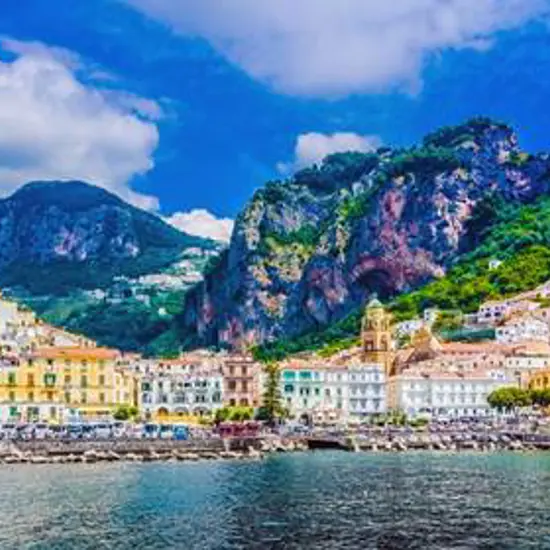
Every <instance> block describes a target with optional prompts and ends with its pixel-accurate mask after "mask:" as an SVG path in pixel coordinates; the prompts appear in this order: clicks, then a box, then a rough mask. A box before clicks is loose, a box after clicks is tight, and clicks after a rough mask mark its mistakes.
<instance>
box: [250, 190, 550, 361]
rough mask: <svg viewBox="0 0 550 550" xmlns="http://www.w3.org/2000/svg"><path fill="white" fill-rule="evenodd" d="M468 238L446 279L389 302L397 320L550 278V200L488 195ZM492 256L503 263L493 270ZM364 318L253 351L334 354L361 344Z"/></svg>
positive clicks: (466, 308)
mask: <svg viewBox="0 0 550 550" xmlns="http://www.w3.org/2000/svg"><path fill="white" fill-rule="evenodd" d="M464 240H465V243H466V244H465V249H466V250H468V249H471V247H472V246H475V248H474V249H473V250H471V251H468V252H466V251H465V252H464V253H463V254H462V255H461V256H460V257H459V258H458V260H457V262H456V263H455V264H454V265H452V266H451V267H450V268H449V270H448V272H447V274H446V275H445V276H444V277H441V278H440V279H437V280H434V281H432V282H430V283H428V284H426V285H425V286H423V287H422V288H420V289H418V290H415V291H413V292H408V293H405V294H402V295H400V296H398V297H396V298H395V299H394V300H393V301H391V302H390V303H389V304H388V305H389V308H390V310H391V311H392V313H393V315H394V317H395V319H396V320H397V321H401V320H405V319H411V318H413V317H416V316H418V315H419V314H420V313H421V312H422V310H424V309H425V308H428V307H437V308H440V309H442V310H462V311H463V312H466V313H467V312H473V311H476V310H477V309H478V307H479V305H480V304H481V303H482V302H483V301H485V300H489V299H499V298H503V297H506V296H511V295H513V294H516V293H518V292H522V291H524V290H528V289H531V288H534V287H536V286H537V285H539V284H541V283H542V282H544V281H546V280H548V279H550V198H546V197H544V198H542V199H540V200H538V201H537V202H535V203H533V204H531V205H519V204H504V203H503V201H502V200H501V199H500V198H498V197H495V196H492V195H490V196H487V197H486V198H485V199H484V200H482V201H481V202H480V203H479V204H478V206H477V207H476V209H475V211H474V213H473V215H472V218H471V220H470V222H469V228H468V234H467V235H466V236H465V238H464ZM491 259H498V260H500V261H501V262H502V263H501V264H500V265H499V266H498V268H496V269H490V268H489V262H490V260H491ZM360 322H361V311H360V310H357V311H355V312H353V313H351V314H350V315H348V316H347V317H346V318H344V319H343V320H341V321H339V322H337V323H335V324H333V325H332V326H331V327H329V328H328V329H325V330H323V331H320V332H314V333H308V334H305V335H303V336H300V337H298V338H294V339H291V340H277V341H275V342H271V343H267V344H265V345H263V346H258V347H257V348H255V349H254V353H255V355H256V357H257V358H258V359H260V360H263V361H269V360H280V359H282V358H284V357H286V356H288V355H291V354H293V353H298V352H302V351H319V352H320V353H321V354H327V355H328V354H332V353H334V352H337V351H339V350H341V349H346V348H348V347H350V346H352V345H354V344H356V343H357V342H358V335H359V329H360ZM444 328H445V330H448V329H449V327H447V326H445V327H444Z"/></svg>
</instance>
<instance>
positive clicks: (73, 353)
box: [31, 346, 120, 360]
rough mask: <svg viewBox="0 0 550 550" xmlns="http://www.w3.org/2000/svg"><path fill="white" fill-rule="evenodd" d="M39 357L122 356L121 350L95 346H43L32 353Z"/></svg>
mask: <svg viewBox="0 0 550 550" xmlns="http://www.w3.org/2000/svg"><path fill="white" fill-rule="evenodd" d="M31 356H32V357H34V358H37V359H78V360H84V359H91V360H94V359H97V360H106V359H117V358H119V357H120V352H119V351H118V350H115V349H109V348H93V347H74V346H64V347H41V348H37V349H36V351H34V352H33V353H32V354H31Z"/></svg>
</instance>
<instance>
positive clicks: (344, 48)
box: [0, 0, 550, 235]
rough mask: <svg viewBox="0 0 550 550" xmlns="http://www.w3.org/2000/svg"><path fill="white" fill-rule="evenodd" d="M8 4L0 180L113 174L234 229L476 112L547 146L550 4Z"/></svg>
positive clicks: (6, 187) (131, 0) (116, 185)
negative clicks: (271, 188)
mask: <svg viewBox="0 0 550 550" xmlns="http://www.w3.org/2000/svg"><path fill="white" fill-rule="evenodd" d="M396 4H398V6H392V5H391V3H388V2H387V0H384V1H382V0H338V2H337V1H336V0H334V2H332V0H327V1H326V2H322V3H319V2H317V3H315V2H314V1H313V0H302V2H300V3H297V2H293V1H291V0H278V1H277V2H275V0H263V2H262V1H259V0H254V1H253V0H234V1H233V2H223V1H222V0H85V1H83V0H47V1H46V0H25V1H21V0H3V2H2V16H1V18H0V36H1V37H2V43H1V44H2V48H1V50H0V51H1V53H0V191H1V192H2V193H3V194H8V193H9V192H11V191H13V189H15V188H16V187H17V186H18V185H20V184H22V183H23V182H24V181H28V180H29V179H37V178H42V179H50V178H59V179H69V178H79V179H85V180H88V181H92V182H94V183H97V184H100V185H103V186H105V187H107V188H109V189H112V190H113V191H115V192H117V193H118V194H119V195H121V196H123V197H124V198H126V199H128V200H131V201H132V202H134V203H135V204H138V205H141V206H144V207H146V208H149V209H152V210H158V211H159V212H160V213H161V214H162V215H165V216H170V215H172V214H177V215H176V217H175V218H174V222H175V223H178V224H179V225H180V226H181V227H184V228H185V229H187V230H189V231H194V232H199V233H206V234H214V235H218V234H220V235H222V234H224V232H226V231H227V229H228V227H229V226H230V222H229V221H227V220H226V222H225V223H221V224H220V223H218V220H216V219H215V217H216V218H228V219H232V218H234V217H235V216H236V215H237V213H238V212H239V210H240V209H241V208H242V207H243V205H244V204H245V202H246V200H247V199H248V198H249V197H250V196H251V194H252V193H253V191H254V189H256V188H257V187H258V186H260V185H262V184H263V183H264V182H265V181H266V180H268V179H272V178H278V177H281V172H283V173H284V172H285V171H286V172H290V171H292V169H294V168H296V167H298V166H303V165H305V164H307V163H308V162H313V161H315V160H317V159H318V158H320V156H322V154H323V153H326V152H330V151H333V150H339V149H342V148H346V147H348V148H355V149H360V150H361V149H368V148H369V147H372V146H376V145H377V144H378V143H381V142H382V143H385V144H389V145H407V144H411V143H413V142H414V141H416V140H418V139H419V138H421V136H422V135H423V134H424V133H426V132H427V131H430V130H432V129H433V128H435V127H437V126H440V125H443V124H450V123H456V122H460V121H461V120H463V119H465V118H467V117H470V116H473V115H479V114H484V115H490V116H494V117H496V118H499V119H502V120H504V121H507V122H509V123H510V124H511V125H513V126H515V127H516V128H517V129H518V132H519V134H520V141H521V143H522V145H523V146H524V147H525V148H526V149H528V150H531V151H536V150H543V149H548V150H550V132H549V131H548V129H549V128H550V109H549V108H548V105H549V98H550V78H548V76H547V75H549V74H550V32H549V28H550V27H549V26H548V16H547V13H548V9H549V2H548V1H547V0H498V1H497V0H445V1H443V0H401V1H400V2H399V3H396Z"/></svg>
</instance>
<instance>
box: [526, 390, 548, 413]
mask: <svg viewBox="0 0 550 550" xmlns="http://www.w3.org/2000/svg"><path fill="white" fill-rule="evenodd" d="M530 394H531V400H532V402H533V405H538V406H539V407H543V408H546V407H550V388H546V389H543V390H531V392H530Z"/></svg>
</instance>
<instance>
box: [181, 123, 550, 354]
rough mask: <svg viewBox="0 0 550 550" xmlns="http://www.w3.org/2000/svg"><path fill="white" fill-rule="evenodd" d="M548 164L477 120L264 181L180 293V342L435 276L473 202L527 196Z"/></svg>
mask: <svg viewBox="0 0 550 550" xmlns="http://www.w3.org/2000/svg"><path fill="white" fill-rule="evenodd" d="M549 167H550V161H549V159H548V155H530V154H527V153H523V152H521V150H520V149H519V146H518V141H517V137H516V135H515V134H514V132H513V131H512V130H511V129H510V128H509V127H507V126H506V125H503V124H500V123H497V122H494V121H491V120H488V119H475V120H471V121H469V122H467V123H465V124H463V125H460V126H456V127H447V128H443V129H441V130H439V131H437V132H434V133H433V134H430V135H428V136H426V138H425V139H424V140H423V142H422V143H421V144H420V145H418V146H416V147H413V148H410V149H399V150H395V149H390V148H381V149H379V150H378V151H377V152H375V153H370V154H361V153H344V154H335V155H331V156H329V157H327V158H326V159H325V160H324V161H323V163H322V164H321V165H320V166H315V167H312V168H308V169H306V170H302V171H300V172H298V173H296V174H295V176H294V177H293V178H291V179H290V180H289V181H285V182H271V183H268V184H267V185H266V186H265V187H264V188H263V189H261V190H259V191H257V192H256V193H255V195H254V196H253V198H252V199H251V201H250V202H249V203H248V204H247V206H246V208H245V209H244V211H243V212H242V213H241V214H240V216H239V217H238V220H237V223H236V226H235V229H234V233H233V236H232V240H231V245H230V247H229V249H228V250H227V251H226V252H225V253H224V254H223V255H222V256H221V258H220V261H219V262H218V264H217V266H216V267H215V268H214V269H213V270H211V272H210V273H208V275H207V276H206V277H205V279H204V281H203V282H202V283H200V284H198V285H197V286H196V287H195V288H194V289H193V290H192V291H191V292H189V293H188V294H187V296H186V301H185V307H184V312H185V313H184V316H183V318H182V320H181V324H182V326H183V331H184V334H185V335H186V337H187V343H188V344H191V345H205V344H217V345H220V344H228V345H239V344H250V343H259V342H265V341H268V340H271V339H274V338H278V337H281V336H283V335H284V336H287V337H288V336H293V335H297V334H301V333H304V332H307V331H309V330H313V329H317V328H320V327H323V326H326V325H328V324H330V323H332V322H334V321H336V320H338V319H340V318H342V317H343V316H344V315H346V314H347V313H348V312H350V311H351V310H353V309H355V308H356V307H357V306H360V305H361V304H363V303H364V302H365V301H366V300H367V298H368V297H369V296H370V295H371V294H373V293H377V294H378V295H380V296H382V297H387V296H391V295H395V294H397V293H401V292H403V291H407V290H410V289H412V288H414V287H416V286H418V285H420V284H422V283H424V282H426V281H428V280H430V279H433V278H436V277H440V276H441V275H443V274H444V273H445V272H446V270H447V269H448V268H449V266H450V265H451V264H452V262H453V260H454V259H455V258H456V256H457V254H458V253H459V252H460V251H463V250H464V248H465V247H467V246H469V244H468V243H471V242H472V235H468V227H469V226H468V221H469V220H470V218H471V214H472V211H473V209H474V207H475V205H476V204H477V203H478V202H479V201H480V200H481V199H482V198H484V197H486V196H487V195H489V194H498V195H501V196H502V197H504V198H505V199H506V200H517V201H523V202H529V201H531V200H533V199H534V198H536V197H538V196H539V195H541V194H543V193H546V192H547V191H548V188H549V181H550V180H549V174H550V172H549ZM478 222H479V221H478ZM466 237H468V238H466ZM474 240H475V236H474Z"/></svg>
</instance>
